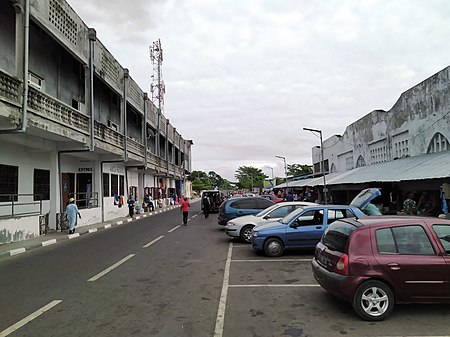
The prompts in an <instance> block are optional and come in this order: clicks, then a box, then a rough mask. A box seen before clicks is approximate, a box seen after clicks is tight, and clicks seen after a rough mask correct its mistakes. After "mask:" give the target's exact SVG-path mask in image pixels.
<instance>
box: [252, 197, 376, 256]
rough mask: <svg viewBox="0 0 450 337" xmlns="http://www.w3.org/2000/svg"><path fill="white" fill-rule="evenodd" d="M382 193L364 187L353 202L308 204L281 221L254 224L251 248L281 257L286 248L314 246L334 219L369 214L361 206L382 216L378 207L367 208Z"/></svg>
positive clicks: (312, 247) (309, 247) (310, 247)
mask: <svg viewBox="0 0 450 337" xmlns="http://www.w3.org/2000/svg"><path fill="white" fill-rule="evenodd" d="M380 194H381V192H380V190H379V189H377V188H371V189H365V190H363V191H361V192H360V193H359V194H358V195H357V196H356V197H355V198H354V199H353V201H352V203H351V204H350V205H318V206H310V207H305V208H304V209H298V210H296V211H294V212H292V213H290V214H288V215H287V216H285V217H284V218H282V219H280V220H278V221H271V222H269V223H267V224H263V225H258V226H255V227H254V228H253V233H252V238H251V241H252V247H253V249H254V250H256V251H264V253H265V254H266V255H267V256H270V257H277V256H281V255H282V254H283V252H284V250H285V249H314V247H315V246H316V244H317V243H318V242H319V241H320V238H321V237H322V234H323V232H324V230H325V229H326V228H327V227H328V225H329V224H331V223H332V222H334V221H336V220H338V219H342V218H352V217H353V218H354V217H357V218H360V217H364V216H365V215H366V214H365V213H364V212H363V211H362V209H364V210H366V212H369V214H371V215H381V213H380V212H379V211H378V209H376V207H375V209H376V210H372V208H368V207H367V206H368V205H369V204H370V201H371V200H372V199H374V198H375V197H377V196H379V195H380ZM363 196H364V197H363ZM370 205H371V204H370ZM370 212H373V213H370Z"/></svg>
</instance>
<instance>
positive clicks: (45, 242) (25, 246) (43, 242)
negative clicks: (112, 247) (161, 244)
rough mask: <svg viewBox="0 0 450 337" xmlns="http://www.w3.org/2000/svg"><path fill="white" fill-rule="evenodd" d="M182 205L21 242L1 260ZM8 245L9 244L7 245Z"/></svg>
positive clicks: (4, 251) (1, 255)
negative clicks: (72, 231) (56, 236)
mask: <svg viewBox="0 0 450 337" xmlns="http://www.w3.org/2000/svg"><path fill="white" fill-rule="evenodd" d="M179 207H180V205H171V206H167V207H165V208H163V209H159V210H156V211H153V212H150V213H145V214H140V215H137V216H135V217H133V218H128V219H124V220H117V219H116V220H111V221H108V222H101V223H98V224H94V225H90V226H85V227H86V228H83V227H81V228H78V230H79V232H77V233H74V234H66V235H64V234H61V235H60V236H59V237H58V238H53V239H47V240H46V236H45V235H42V236H40V237H39V238H41V239H40V240H39V239H38V240H37V241H36V242H33V243H31V242H27V240H24V241H20V242H23V245H21V246H22V247H18V248H14V249H9V250H3V251H2V250H0V259H1V258H5V257H11V256H15V255H19V254H23V253H25V252H27V251H30V250H32V249H34V248H38V247H47V246H50V245H54V244H57V243H59V242H63V241H67V240H72V239H76V238H78V237H80V236H83V235H85V234H91V233H95V232H98V231H101V230H105V229H110V228H113V227H116V226H119V225H122V224H124V223H129V222H132V221H136V220H140V219H143V218H145V217H151V216H154V215H157V214H161V213H163V212H166V211H171V210H174V209H176V208H179ZM87 227H92V228H89V229H88V228H87ZM53 235H57V233H54V234H53ZM6 245H7V244H6ZM0 247H1V246H0Z"/></svg>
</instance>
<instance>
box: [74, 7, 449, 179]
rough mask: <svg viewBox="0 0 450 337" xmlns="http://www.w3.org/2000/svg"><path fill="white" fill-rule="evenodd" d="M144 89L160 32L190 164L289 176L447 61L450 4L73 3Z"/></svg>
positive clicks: (171, 106)
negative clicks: (322, 144) (314, 151)
mask: <svg viewBox="0 0 450 337" xmlns="http://www.w3.org/2000/svg"><path fill="white" fill-rule="evenodd" d="M68 1H69V4H70V5H71V6H72V7H73V8H74V9H75V11H76V12H77V13H78V14H79V15H80V17H81V18H82V19H83V21H84V22H85V23H86V24H87V25H88V26H89V27H93V28H95V29H96V31H97V37H98V39H99V40H101V41H102V43H103V44H104V45H105V46H106V47H107V48H108V49H109V51H110V52H111V53H112V54H113V55H114V56H115V57H116V58H117V60H118V61H119V62H120V63H121V65H122V66H123V67H126V68H128V69H130V74H131V76H132V77H133V79H134V80H135V81H137V83H138V84H139V85H140V86H141V88H142V89H143V90H144V91H146V92H150V90H149V87H150V83H151V77H150V76H151V75H152V64H151V62H150V58H149V46H151V45H152V43H153V42H154V41H156V40H157V39H161V43H162V47H163V50H164V61H163V70H162V71H163V79H164V82H165V85H166V95H165V108H164V114H165V116H166V117H167V118H169V119H170V122H171V124H172V125H174V126H175V127H176V128H177V131H178V132H180V133H181V135H182V137H183V138H185V139H192V140H193V141H194V146H193V148H192V166H193V169H194V170H202V171H206V172H208V171H215V172H216V173H218V174H220V175H221V176H222V177H224V178H227V179H234V173H235V171H236V169H237V168H238V167H239V166H242V165H246V166H254V167H259V168H261V169H262V170H263V172H264V173H266V174H267V175H269V176H271V175H272V171H271V169H270V168H268V167H272V168H274V172H275V175H276V176H280V177H284V169H283V161H282V160H281V159H278V158H275V156H276V155H278V156H284V157H286V160H287V163H288V164H308V165H310V164H311V148H312V147H313V146H315V145H318V144H319V139H318V138H317V137H315V136H314V135H313V134H312V133H310V132H306V131H303V130H302V128H303V127H309V128H315V129H321V130H322V131H323V137H324V139H326V138H328V137H330V136H332V135H334V134H342V133H343V132H344V131H345V127H346V126H347V125H348V124H351V123H352V122H354V121H356V120H357V119H359V118H361V117H363V116H364V115H366V114H368V113H369V112H370V111H372V110H375V109H384V110H389V109H390V108H391V107H392V106H393V105H394V103H395V102H396V101H397V99H398V98H399V96H400V95H401V93H402V92H404V91H406V90H408V89H409V88H411V87H412V86H414V85H416V84H418V83H419V82H421V81H423V80H425V79H426V78H428V77H430V76H431V75H433V74H435V73H436V72H438V71H440V70H441V69H443V68H445V67H447V66H448V65H450V43H449V41H450V40H449V37H450V25H449V23H448V22H449V21H448V18H449V17H450V1H448V0H427V1H423V0H390V1H385V0H379V1H378V0H346V1H342V0H314V1H313V0H133V1H130V0H129V1H125V0H96V1H89V2H87V1H85V0H68Z"/></svg>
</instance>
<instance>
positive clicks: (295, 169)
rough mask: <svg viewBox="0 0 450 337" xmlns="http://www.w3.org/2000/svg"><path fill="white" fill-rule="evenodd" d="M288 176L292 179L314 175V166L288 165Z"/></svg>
mask: <svg viewBox="0 0 450 337" xmlns="http://www.w3.org/2000/svg"><path fill="white" fill-rule="evenodd" d="M286 166H287V175H288V176H290V177H297V176H302V175H305V174H311V173H313V170H312V166H309V165H301V164H292V165H289V164H287V165H286Z"/></svg>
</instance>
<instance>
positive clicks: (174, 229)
mask: <svg viewBox="0 0 450 337" xmlns="http://www.w3.org/2000/svg"><path fill="white" fill-rule="evenodd" d="M180 227H181V226H180V225H178V226H175V227H174V228H172V229H171V230H170V231H168V233H172V232H173V231H174V230H175V229H177V228H180Z"/></svg>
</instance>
